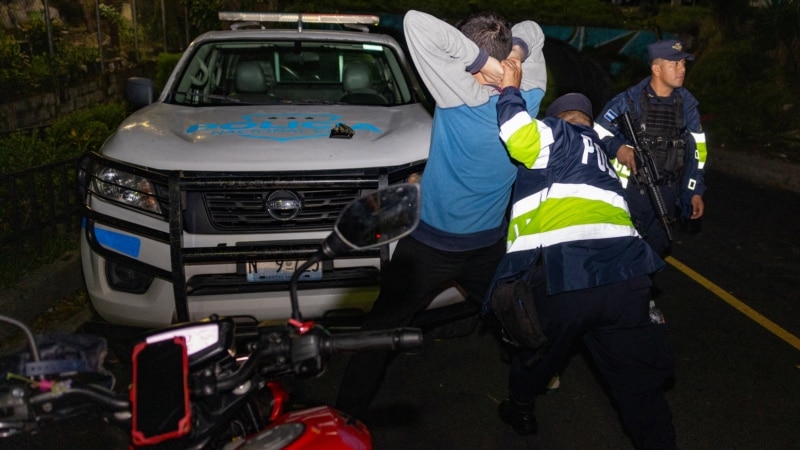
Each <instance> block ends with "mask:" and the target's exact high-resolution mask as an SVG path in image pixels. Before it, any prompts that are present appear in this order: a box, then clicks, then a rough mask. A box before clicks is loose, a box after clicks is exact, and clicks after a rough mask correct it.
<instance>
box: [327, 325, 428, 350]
mask: <svg viewBox="0 0 800 450" xmlns="http://www.w3.org/2000/svg"><path fill="white" fill-rule="evenodd" d="M331 337H332V339H331V343H330V345H331V347H332V350H333V352H334V353H348V352H366V351H374V350H410V349H415V348H419V347H420V346H422V331H421V330H419V329H417V328H396V329H394V330H377V331H360V332H354V333H343V334H336V335H333V336H331Z"/></svg>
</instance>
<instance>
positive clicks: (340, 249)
mask: <svg viewBox="0 0 800 450" xmlns="http://www.w3.org/2000/svg"><path fill="white" fill-rule="evenodd" d="M421 203H422V202H421V193H420V187H419V185H418V184H398V185H394V186H389V187H387V188H383V189H379V190H377V191H375V192H372V193H370V194H367V195H365V196H363V197H361V198H358V199H356V200H354V201H353V202H351V203H350V204H349V205H347V206H346V207H345V208H344V209H343V210H342V212H341V214H339V218H338V219H336V224H335V225H334V226H333V232H332V233H331V234H330V235H329V236H328V237H327V238H326V239H325V241H323V242H322V245H320V249H319V251H317V252H316V253H314V254H313V255H311V257H310V258H309V259H308V260H307V261H306V262H305V263H303V264H302V265H300V267H298V268H297V269H296V270H295V273H294V274H293V275H292V279H291V280H290V282H289V294H290V297H291V301H292V318H293V319H295V320H298V321H302V315H301V314H300V308H299V304H298V301H297V281H298V279H299V277H300V274H301V273H302V272H303V271H305V270H306V269H308V268H309V267H310V266H311V265H312V264H314V263H316V262H318V261H321V260H323V259H326V258H333V257H335V256H338V255H343V254H346V253H347V252H349V251H352V250H366V249H370V248H375V247H380V246H383V245H387V244H389V243H390V242H394V241H396V240H398V239H400V238H402V237H404V236H407V235H409V234H411V232H412V231H414V229H415V228H416V227H417V224H419V216H420V211H421V208H422V207H421Z"/></svg>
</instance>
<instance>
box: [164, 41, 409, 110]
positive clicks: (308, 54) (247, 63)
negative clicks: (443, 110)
mask: <svg viewBox="0 0 800 450" xmlns="http://www.w3.org/2000/svg"><path fill="white" fill-rule="evenodd" d="M174 86H175V89H174V91H173V92H172V93H171V95H170V103H175V104H181V105H191V106H209V105H220V104H225V105H230V104H236V103H241V104H281V103H290V104H291V103H345V104H357V105H387V106H391V105H398V104H405V103H409V102H411V101H412V99H413V96H412V94H411V90H410V88H409V86H408V83H407V78H406V75H405V74H404V72H403V68H402V66H401V65H400V63H399V62H398V59H397V57H396V55H395V54H394V53H393V51H392V49H391V48H388V47H386V46H383V45H376V44H366V43H354V42H341V43H339V42H331V41H317V42H313V41H307V40H304V41H293V40H283V41H281V40H276V41H269V42H265V41H252V40H243V41H230V40H225V41H217V42H213V41H212V42H207V43H204V44H202V45H200V46H198V47H197V48H196V49H195V51H194V53H193V54H192V55H191V58H190V59H189V60H188V62H187V64H185V66H184V69H183V71H182V73H181V75H180V77H179V79H178V80H177V83H175V84H174Z"/></svg>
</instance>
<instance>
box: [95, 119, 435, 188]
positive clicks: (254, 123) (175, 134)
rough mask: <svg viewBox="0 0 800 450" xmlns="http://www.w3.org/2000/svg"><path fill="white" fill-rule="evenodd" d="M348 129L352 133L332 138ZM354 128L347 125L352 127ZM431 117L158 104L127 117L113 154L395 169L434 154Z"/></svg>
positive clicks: (111, 146)
mask: <svg viewBox="0 0 800 450" xmlns="http://www.w3.org/2000/svg"><path fill="white" fill-rule="evenodd" d="M339 124H343V125H345V126H346V127H349V129H351V130H352V136H351V137H346V136H339V137H332V134H331V130H332V129H333V128H334V127H336V126H338V125H339ZM345 130H347V128H345ZM430 133H431V115H430V114H429V113H428V111H427V110H425V108H423V107H422V106H421V105H419V104H412V105H404V106H395V107H385V106H357V105H289V104H287V105H246V106H244V105H237V106H216V107H186V106H178V105H170V104H166V103H155V104H153V105H150V106H148V107H146V108H143V109H141V110H139V111H137V112H135V113H134V114H132V115H131V116H130V117H128V118H127V119H126V120H125V121H124V122H123V123H122V124H121V125H120V126H119V128H118V129H117V131H116V132H115V133H114V134H113V135H112V136H111V137H110V138H109V140H108V141H107V142H106V143H105V145H104V146H103V149H102V153H103V155H105V156H106V157H109V158H112V159H116V160H119V161H124V162H127V163H131V164H136V165H139V166H142V167H148V168H153V169H163V170H178V169H180V170H186V171H225V172H252V171H271V172H272V171H295V170H322V169H325V170H335V169H352V168H366V167H391V166H396V165H401V164H405V163H409V162H413V161H419V160H424V159H426V158H427V157H428V147H429V144H430Z"/></svg>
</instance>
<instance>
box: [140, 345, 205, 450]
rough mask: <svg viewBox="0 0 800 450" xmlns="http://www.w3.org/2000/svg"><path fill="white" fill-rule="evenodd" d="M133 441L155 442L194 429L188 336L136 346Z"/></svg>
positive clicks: (184, 433) (144, 443) (143, 443)
mask: <svg viewBox="0 0 800 450" xmlns="http://www.w3.org/2000/svg"><path fill="white" fill-rule="evenodd" d="M132 358H133V384H132V387H131V392H130V396H131V410H132V413H133V416H132V424H131V440H132V441H133V444H134V445H151V444H157V443H159V442H161V441H164V440H167V439H172V438H176V437H181V436H184V435H186V434H187V433H188V432H189V430H190V428H191V415H192V414H191V412H192V410H191V408H190V406H189V380H188V379H189V358H188V353H187V349H186V338H185V337H184V336H174V337H172V338H170V339H164V340H161V341H155V342H148V341H144V342H140V343H139V344H137V345H136V346H135V347H134V348H133V356H132Z"/></svg>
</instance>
